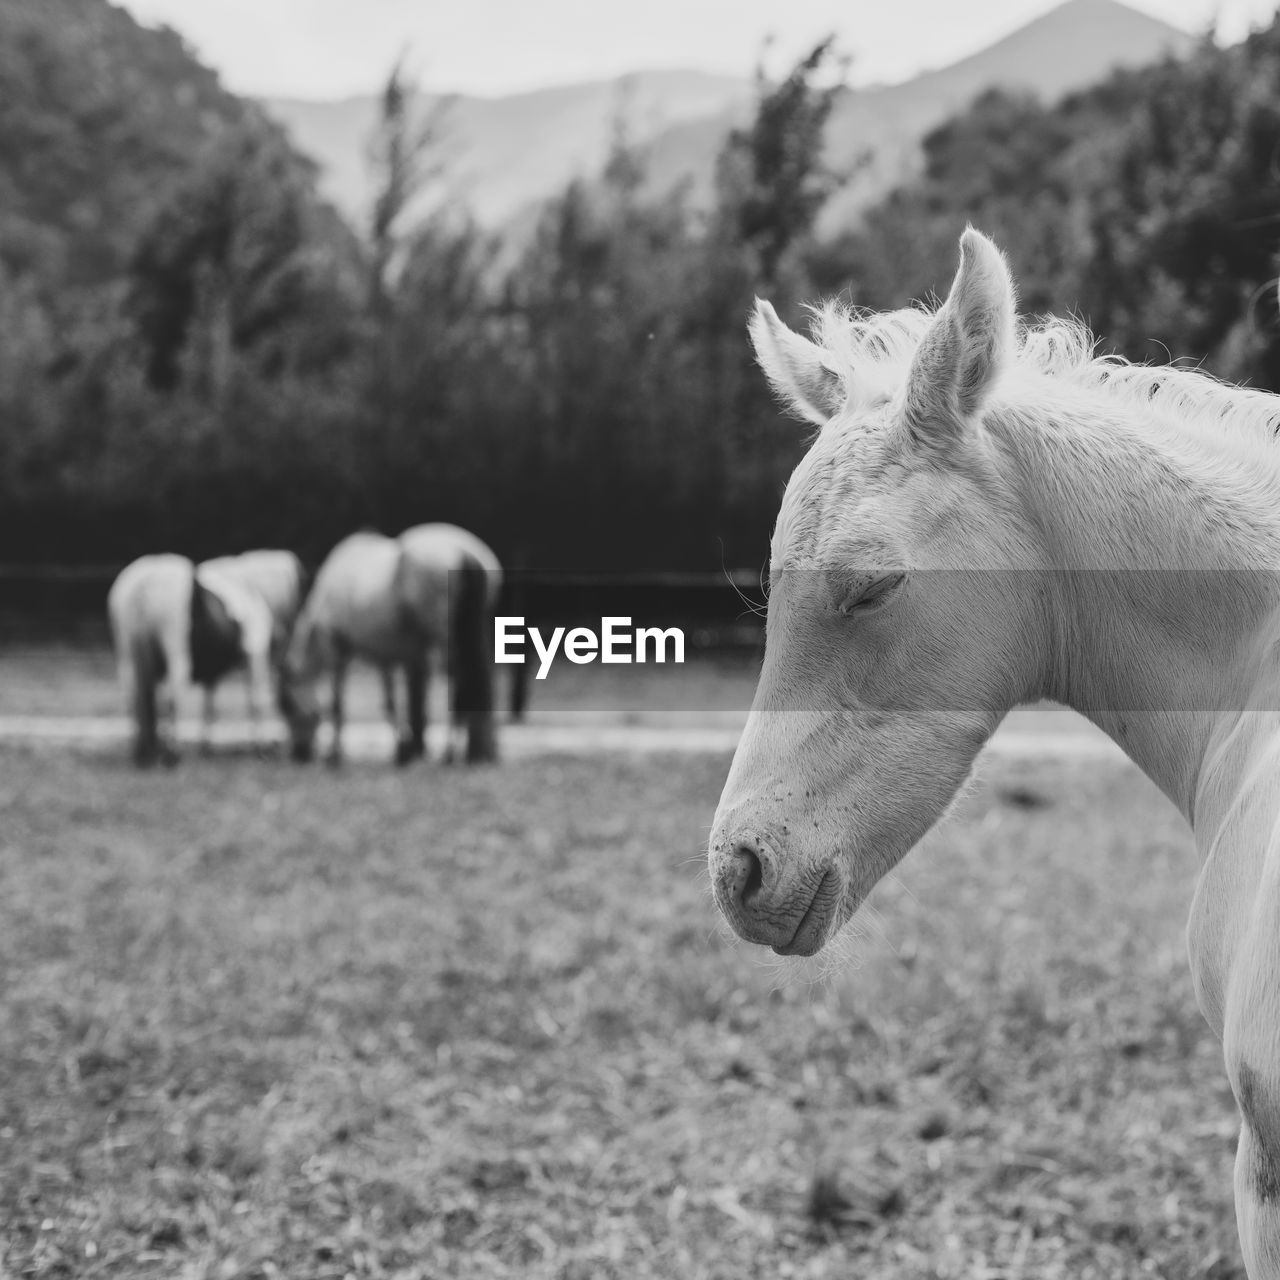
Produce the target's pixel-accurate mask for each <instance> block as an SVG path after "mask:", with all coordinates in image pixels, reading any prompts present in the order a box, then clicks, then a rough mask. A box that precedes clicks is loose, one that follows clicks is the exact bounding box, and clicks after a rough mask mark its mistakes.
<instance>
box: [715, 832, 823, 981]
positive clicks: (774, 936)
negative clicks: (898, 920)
mask: <svg viewBox="0 0 1280 1280" xmlns="http://www.w3.org/2000/svg"><path fill="white" fill-rule="evenodd" d="M711 885H712V888H713V890H714V892H715V898H716V905H717V906H718V907H719V908H720V910H721V912H722V913H723V915H724V917H725V919H726V920H728V921H729V923H730V924H731V925H732V926H733V928H734V931H735V932H736V933H737V934H739V936H741V937H743V938H745V939H746V940H747V941H748V942H755V943H759V944H760V945H761V946H767V947H772V948H773V949H774V951H776V952H777V953H778V954H779V955H788V956H790V955H796V956H811V955H814V954H815V953H816V952H818V951H820V950H821V949H822V945H823V943H825V942H826V940H827V937H828V934H829V933H830V931H831V927H832V924H833V923H834V921H835V919H836V915H837V912H838V909H839V905H840V899H841V892H842V885H841V880H840V874H839V872H838V871H837V870H836V868H835V867H834V866H833V865H830V864H826V865H815V864H812V863H810V864H809V865H808V866H807V867H806V866H804V865H799V866H794V865H792V864H791V862H790V860H788V859H786V858H785V857H784V856H783V855H781V854H780V853H779V852H778V850H777V849H776V848H775V847H774V845H773V844H772V843H770V842H769V841H768V840H766V839H764V838H762V837H761V836H759V835H757V834H756V833H754V832H741V833H738V834H736V835H728V834H724V833H720V832H717V833H716V835H715V836H713V838H712V843H711Z"/></svg>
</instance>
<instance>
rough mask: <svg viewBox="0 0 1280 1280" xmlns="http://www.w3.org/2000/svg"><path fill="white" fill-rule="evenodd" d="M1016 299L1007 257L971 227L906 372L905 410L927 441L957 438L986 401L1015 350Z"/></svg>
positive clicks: (914, 431)
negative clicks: (950, 279) (951, 280)
mask: <svg viewBox="0 0 1280 1280" xmlns="http://www.w3.org/2000/svg"><path fill="white" fill-rule="evenodd" d="M1016 311H1017V304H1016V301H1015V298H1014V292H1013V280H1012V278H1011V277H1010V275H1009V268H1008V266H1007V265H1006V264H1005V260H1004V255H1003V254H1002V253H1001V252H1000V250H999V249H997V248H996V246H995V245H994V244H992V242H991V241H990V240H988V239H987V237H986V236H984V235H982V234H981V233H980V232H978V231H975V230H974V229H973V228H972V227H969V228H968V229H967V230H966V231H965V233H964V235H963V236H961V237H960V269H959V271H957V272H956V278H955V282H954V283H953V284H952V286H951V292H950V294H948V296H947V300H946V302H944V303H943V304H942V307H941V308H940V310H939V311H938V314H937V316H936V317H935V318H934V322H933V324H932V325H930V327H929V329H928V331H927V332H926V333H925V335H924V338H923V339H922V340H921V342H920V346H919V349H918V350H917V351H916V354H915V358H914V359H913V360H912V362H911V372H910V373H909V374H908V375H907V392H906V402H905V414H906V421H907V427H908V429H909V430H910V431H911V434H912V435H913V436H915V437H916V438H917V439H919V440H921V441H922V442H927V441H930V440H935V441H936V440H937V439H938V438H939V437H942V438H944V439H945V438H947V437H949V436H952V437H953V436H957V435H959V434H960V432H961V431H962V430H963V429H964V426H965V424H966V423H967V422H968V421H969V420H970V419H971V418H973V416H974V415H975V414H976V413H978V411H979V410H980V409H981V408H982V406H983V405H984V404H985V403H986V400H987V397H988V396H989V395H990V393H991V389H992V388H993V387H994V386H995V384H996V381H997V380H998V379H999V377H1000V375H1001V373H1002V372H1003V371H1004V368H1005V366H1006V364H1007V363H1008V361H1009V360H1010V358H1011V356H1012V352H1013V344H1014V318H1015V315H1016Z"/></svg>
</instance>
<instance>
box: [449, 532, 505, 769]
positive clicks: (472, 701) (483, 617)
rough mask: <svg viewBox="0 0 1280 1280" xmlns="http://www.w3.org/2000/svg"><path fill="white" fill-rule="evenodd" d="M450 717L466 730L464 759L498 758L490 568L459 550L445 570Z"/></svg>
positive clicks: (487, 759) (476, 761) (472, 760)
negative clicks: (457, 561) (453, 564)
mask: <svg viewBox="0 0 1280 1280" xmlns="http://www.w3.org/2000/svg"><path fill="white" fill-rule="evenodd" d="M449 596H450V599H449V625H450V633H451V634H450V636H449V642H450V643H449V649H450V655H449V656H450V666H451V667H452V669H453V720H454V723H455V724H457V725H465V726H466V729H467V762H468V763H469V764H474V763H479V762H482V761H489V760H495V759H497V755H498V739H497V730H496V729H495V727H494V715H493V606H492V604H491V603H490V599H491V592H490V583H489V573H488V571H487V570H486V569H485V567H484V566H483V565H482V564H481V563H480V561H479V560H478V559H476V557H475V556H473V555H471V554H470V553H464V554H463V556H462V560H461V562H460V564H459V565H458V567H457V568H456V569H454V570H453V571H452V572H450V574H449Z"/></svg>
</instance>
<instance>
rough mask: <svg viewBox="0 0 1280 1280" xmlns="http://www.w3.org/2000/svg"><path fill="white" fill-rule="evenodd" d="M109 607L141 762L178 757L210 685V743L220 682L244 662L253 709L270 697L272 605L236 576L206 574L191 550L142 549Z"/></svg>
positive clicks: (114, 588)
mask: <svg viewBox="0 0 1280 1280" xmlns="http://www.w3.org/2000/svg"><path fill="white" fill-rule="evenodd" d="M107 614H108V618H109V620H110V624H111V635H112V640H113V642H114V645H115V651H116V663H117V668H118V671H119V676H120V685H121V689H122V690H123V692H124V695H125V702H126V705H127V706H128V708H129V711H130V713H131V715H132V718H133V724H134V746H133V755H134V759H135V761H136V762H137V763H138V764H141V765H146V764H152V763H154V762H155V761H156V760H157V759H163V760H165V761H168V762H172V761H174V760H176V759H177V739H178V736H179V726H180V725H181V723H182V722H183V721H184V720H187V719H189V718H191V713H192V705H191V704H192V700H193V692H194V689H195V687H196V686H200V687H202V688H203V689H204V693H205V699H204V716H203V741H204V745H205V747H206V748H207V746H208V742H209V730H210V727H211V724H212V716H213V689H214V687H215V686H216V685H217V683H218V682H219V681H220V680H222V679H223V678H224V677H225V676H226V675H228V674H229V673H230V672H231V671H232V670H234V669H235V668H236V667H239V666H241V665H245V666H247V667H248V671H249V712H250V719H251V721H252V723H253V727H254V738H255V740H256V739H257V736H258V721H259V713H260V711H261V709H262V708H264V707H266V706H268V705H269V704H270V700H271V672H270V651H271V635H272V618H271V612H270V610H269V609H268V608H267V605H266V603H265V602H264V601H263V600H262V598H261V597H260V596H259V595H258V594H257V593H256V592H255V591H253V590H251V589H250V588H247V587H245V586H243V585H241V584H240V583H239V582H238V581H236V579H235V578H234V577H232V576H230V575H227V574H222V573H218V572H209V573H206V572H205V571H204V570H203V568H202V569H199V570H198V569H196V567H195V566H194V565H193V564H192V563H191V561H190V560H188V559H187V558H186V557H185V556H178V555H153V556H143V557H141V559H138V560H135V561H134V562H133V563H132V564H130V565H126V566H125V568H124V569H123V570H121V572H120V574H119V576H118V577H117V578H116V580H115V582H113V583H112V585H111V590H110V592H109V593H108V595H107ZM166 679H167V681H168V686H169V690H168V691H169V699H168V701H169V712H170V716H171V719H172V721H173V724H172V735H171V741H169V742H165V741H163V740H162V738H161V736H160V732H159V716H158V711H159V702H158V689H159V686H160V684H161V682H162V681H164V680H166Z"/></svg>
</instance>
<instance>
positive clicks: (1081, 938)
mask: <svg viewBox="0 0 1280 1280" xmlns="http://www.w3.org/2000/svg"><path fill="white" fill-rule="evenodd" d="M727 766H728V760H727V758H725V757H722V756H681V757H660V756H654V757H648V758H645V759H643V760H640V759H637V758H633V757H628V756H624V755H619V756H613V757H600V758H595V759H571V758H556V757H540V758H534V759H526V760H523V761H519V762H513V763H508V764H504V765H502V766H500V767H498V768H495V769H481V770H473V771H463V770H444V769H440V768H439V767H428V768H425V769H421V768H420V769H416V770H413V771H408V772H405V771H399V772H398V771H394V770H392V769H390V768H387V767H385V766H375V765H372V764H371V765H367V766H366V765H352V766H349V767H348V768H347V769H345V770H344V771H342V772H340V773H337V774H335V773H332V772H328V771H325V770H322V769H311V770H301V769H298V768H296V767H293V766H290V765H287V764H285V763H284V762H283V761H274V760H268V761H256V760H251V759H248V758H245V757H243V756H236V755H234V754H232V755H222V756H218V757H215V758H213V759H209V760H194V761H191V762H190V763H189V764H188V765H186V766H184V767H183V768H182V769H181V770H180V771H179V772H177V773H165V772H160V773H145V774H139V773H136V772H134V771H133V770H132V769H131V768H130V767H128V765H127V764H126V762H125V760H124V759H123V758H122V757H121V756H117V755H115V754H109V753H108V754H104V753H87V752H84V753H78V752H75V751H67V750H58V751H53V750H49V749H42V750H28V749H23V748H19V747H15V746H7V747H0V1079H2V1080H3V1087H2V1088H0V1274H9V1275H15V1276H49V1277H55V1276H56V1277H62V1276H76V1277H125V1276H164V1277H189V1278H191V1280H196V1278H205V1277H208V1278H210V1280H212V1278H213V1277H218V1278H220V1280H230V1278H231V1277H237V1278H242V1280H256V1278H262V1280H268V1278H270V1277H316V1278H317V1280H319V1278H321V1277H332V1278H333V1280H341V1278H342V1277H346V1276H373V1277H397V1278H399V1280H408V1278H409V1277H419V1278H423V1280H426V1278H431V1280H435V1278H437V1277H438V1278H439V1280H446V1278H450V1280H451V1278H455V1277H456V1278H459V1280H470V1278H473V1277H474V1278H479V1277H505V1276H510V1277H546V1278H547V1280H551V1278H555V1280H594V1278H595V1277H617V1278H618V1280H622V1278H624V1277H625V1278H626V1280H649V1278H650V1277H652V1278H654V1280H657V1278H662V1280H669V1278H671V1277H681V1278H682V1280H685V1278H688V1280H695V1278H703V1280H713V1278H714V1280H743V1278H745V1277H761V1278H762V1280H765V1278H768V1280H775V1278H776V1277H833V1278H835V1277H838V1278H840V1280H845V1278H847V1277H854V1276H874V1277H876V1278H877V1280H919V1278H921V1277H955V1278H956V1280H960V1278H961V1277H963V1278H965V1280H1019V1278H1021V1277H1026V1278H1027V1280H1032V1278H1035V1280H1054V1278H1057V1277H1062V1278H1064V1280H1065V1278H1066V1277H1070V1278H1071V1280H1089V1278H1095V1280H1101V1278H1102V1277H1107V1278H1108V1280H1129V1278H1131V1277H1139V1276H1159V1277H1167V1278H1168V1280H1188V1278H1190V1277H1208V1278H1210V1280H1228V1278H1230V1277H1235V1278H1237V1280H1238V1278H1239V1277H1242V1276H1243V1270H1242V1268H1241V1266H1240V1264H1239V1262H1238V1257H1239V1254H1238V1245H1237V1243H1236V1239H1235V1226H1234V1219H1233V1212H1232V1208H1231V1200H1230V1187H1231V1166H1232V1160H1233V1154H1234V1144H1235V1131H1236V1117H1235V1107H1234V1104H1233V1102H1232V1099H1231V1096H1230V1093H1229V1091H1228V1088H1227V1084H1226V1080H1225V1077H1224V1075H1223V1072H1222V1067H1221V1061H1220V1054H1219V1049H1218V1046H1217V1045H1216V1043H1215V1042H1214V1041H1213V1039H1212V1037H1211V1035H1210V1034H1209V1032H1208V1030H1207V1029H1206V1027H1205V1026H1204V1024H1203V1022H1202V1020H1201V1018H1200V1015H1199V1013H1198V1011H1197V1010H1196V1007H1195V1002H1194V999H1193V996H1192V991H1191V983H1190V979H1189V976H1188V972H1187V963H1186V958H1185V954H1184V947H1183V939H1182V930H1183V923H1184V919H1185V916H1186V911H1187V906H1188V904H1189V901H1190V895H1191V887H1192V882H1193V878H1194V874H1195V862H1194V858H1193V855H1192V851H1191V845H1190V840H1189V837H1188V835H1187V833H1186V832H1185V831H1184V829H1183V826H1182V823H1181V820H1180V819H1179V818H1178V816H1177V815H1176V813H1175V812H1174V811H1173V810H1172V808H1171V807H1170V806H1169V805H1168V804H1167V803H1166V802H1165V801H1164V800H1163V799H1162V798H1161V797H1160V796H1159V795H1158V794H1157V793H1156V792H1155V791H1154V790H1153V788H1152V787H1151V786H1150V785H1149V784H1148V783H1147V782H1146V781H1145V780H1144V779H1143V778H1142V777H1141V776H1140V775H1139V774H1138V773H1137V772H1136V771H1134V770H1133V769H1131V768H1129V767H1127V766H1119V767H1117V766H1114V765H1108V766H1101V765H1098V764H1085V763H1080V762H1075V763H1059V764H1039V765H1036V766H1034V767H1032V766H1030V765H1028V764H1018V763H998V762H991V763H989V764H988V765H987V767H986V769H985V776H984V777H983V778H982V780H981V781H980V782H979V784H978V785H977V786H976V787H975V789H974V790H973V792H972V794H971V795H970V796H969V797H968V799H967V800H966V801H965V802H964V803H963V805H962V807H961V809H960V811H959V812H958V814H957V815H955V816H953V818H952V819H951V820H950V821H949V822H948V823H947V824H945V825H944V826H943V827H942V829H941V830H940V831H938V832H936V833H935V834H934V835H933V836H932V837H931V838H930V840H929V841H928V842H927V843H926V845H925V846H924V847H923V848H922V849H920V850H917V851H916V852H915V853H913V854H912V855H911V856H910V857H909V858H908V859H907V861H906V862H905V863H904V864H903V866H902V868H901V869H900V871H899V873H898V874H897V875H896V876H894V877H893V878H892V879H891V880H889V881H888V882H886V883H885V884H883V885H882V886H881V887H880V889H879V890H878V891H877V892H876V894H875V896H874V898H873V904H874V906H875V907H876V909H877V912H876V914H875V915H874V916H873V917H871V918H870V919H869V920H867V923H868V925H869V927H868V929H867V933H866V936H865V937H864V938H863V939H862V940H860V941H858V942H857V943H856V945H855V946H853V947H852V949H851V954H850V956H849V957H848V958H847V959H846V961H845V963H844V964H843V965H842V966H841V967H840V968H839V969H838V970H837V971H836V972H834V973H831V974H827V975H825V976H823V974H822V972H821V966H820V965H818V964H816V963H812V962H811V963H809V964H796V963H788V964H781V963H773V962H770V961H769V960H768V959H767V958H765V957H764V956H763V955H762V954H761V953H759V952H758V951H757V950H756V949H754V948H747V947H745V946H743V945H740V944H736V943H734V942H732V941H731V940H730V939H729V938H728V937H727V935H726V932H725V929H724V926H722V925H721V924H720V922H719V920H718V916H717V913H716V911H715V908H714V906H713V904H712V902H711V899H710V893H709V889H708V885H707V878H706V873H705V869H704V861H703V855H704V852H705V841H706V835H707V828H708V824H709V821H710V818H711V815H712V811H713V809H714V807H715V803H716V799H717V796H718V794H719V790H720V786H721V783H722V781H723V778H724V774H725V771H726V769H727Z"/></svg>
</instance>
